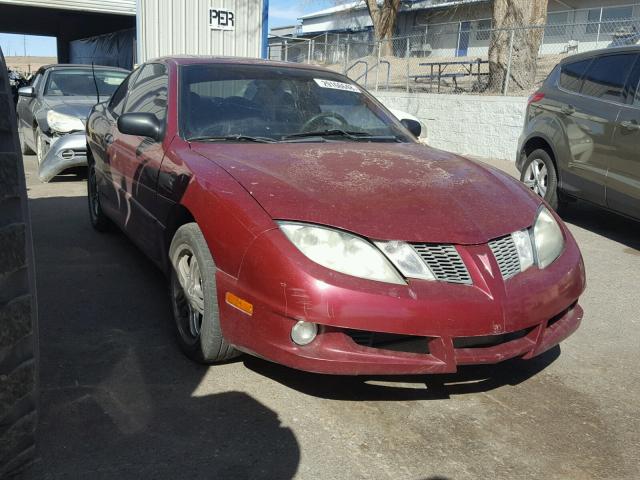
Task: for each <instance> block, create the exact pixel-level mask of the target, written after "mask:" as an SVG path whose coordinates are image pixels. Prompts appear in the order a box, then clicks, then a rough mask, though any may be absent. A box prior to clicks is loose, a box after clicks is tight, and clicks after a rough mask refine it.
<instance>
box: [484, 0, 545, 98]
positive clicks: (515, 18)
mask: <svg viewBox="0 0 640 480" xmlns="http://www.w3.org/2000/svg"><path fill="white" fill-rule="evenodd" d="M547 3H548V2H547V0H494V1H493V28H494V29H495V30H494V31H493V32H492V35H491V45H490V46H489V87H488V89H489V90H490V91H493V92H496V93H501V92H502V91H503V90H504V86H505V82H506V80H507V71H508V72H509V91H512V92H522V91H528V90H530V89H531V88H532V87H533V85H534V82H535V78H536V68H537V59H538V51H539V50H540V45H541V44H542V38H543V36H544V27H543V26H544V25H545V23H546V20H547ZM526 26H538V28H527V29H522V28H521V27H526ZM512 39H513V45H512V44H511V42H512ZM510 56H511V62H510V63H509V57H510Z"/></svg>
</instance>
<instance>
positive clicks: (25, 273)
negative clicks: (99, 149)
mask: <svg viewBox="0 0 640 480" xmlns="http://www.w3.org/2000/svg"><path fill="white" fill-rule="evenodd" d="M37 342H38V337H37V306H36V294H35V276H34V268H33V246H32V241H31V227H30V218H29V212H28V205H27V192H26V186H25V178H24V166H23V163H22V155H21V153H20V146H19V142H18V132H17V124H16V114H15V109H14V105H13V98H12V96H11V90H10V85H9V79H8V77H7V68H6V64H5V59H4V55H3V54H2V51H1V50H0V478H10V477H18V476H23V475H26V473H27V471H28V469H29V466H30V464H31V463H32V462H33V460H34V458H35V431H36V425H37V402H36V397H37V388H36V386H37V379H38V356H37V351H38V346H37Z"/></svg>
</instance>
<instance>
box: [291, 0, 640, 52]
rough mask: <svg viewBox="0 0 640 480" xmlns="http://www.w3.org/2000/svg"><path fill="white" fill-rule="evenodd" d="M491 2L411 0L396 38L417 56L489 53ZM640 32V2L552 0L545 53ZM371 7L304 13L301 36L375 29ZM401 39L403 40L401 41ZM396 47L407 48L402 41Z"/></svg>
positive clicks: (587, 46)
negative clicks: (406, 44) (407, 42)
mask: <svg viewBox="0 0 640 480" xmlns="http://www.w3.org/2000/svg"><path fill="white" fill-rule="evenodd" d="M491 13H492V2H491V0H450V1H448V0H415V1H412V2H405V3H404V4H403V6H402V9H401V11H400V14H399V16H398V22H397V27H396V36H398V37H411V40H410V45H411V47H410V48H411V54H412V55H415V56H427V55H433V56H447V57H452V56H457V57H485V56H486V55H487V52H488V48H489V40H490V29H491V16H492V15H491ZM634 28H635V29H636V30H638V31H640V4H634V3H630V2H626V3H625V2H624V0H549V5H548V16H547V27H546V29H545V35H544V40H543V45H542V47H541V52H540V53H541V54H543V55H544V54H551V53H553V54H556V53H561V52H563V51H565V52H566V51H567V50H574V51H586V50H591V49H594V48H603V47H606V46H608V45H609V44H611V43H612V41H613V40H614V39H615V37H616V35H620V34H622V33H625V30H626V31H633V30H634ZM371 29H372V24H371V19H370V17H369V14H368V11H367V8H366V5H365V3H364V2H363V1H355V2H351V3H346V4H342V5H338V6H335V7H332V8H328V9H324V10H321V11H318V12H314V13H310V14H307V15H304V16H302V17H300V25H299V28H298V35H300V36H303V37H307V38H309V37H317V36H321V35H324V34H325V33H327V32H328V34H341V35H349V34H353V33H356V32H360V34H362V33H363V32H369V38H370V39H371V38H372V34H371ZM399 43H401V42H399ZM396 49H398V50H401V51H402V54H404V52H406V47H405V48H404V49H402V48H401V46H400V45H397V46H396Z"/></svg>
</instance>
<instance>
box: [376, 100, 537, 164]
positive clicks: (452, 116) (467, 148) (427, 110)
mask: <svg viewBox="0 0 640 480" xmlns="http://www.w3.org/2000/svg"><path fill="white" fill-rule="evenodd" d="M375 95H376V97H377V98H378V99H379V100H380V101H381V102H382V103H383V104H384V105H385V106H387V107H389V108H394V109H398V110H403V111H405V112H407V113H410V114H412V115H415V116H416V117H418V118H419V119H420V120H421V121H422V123H423V124H425V125H426V126H427V143H428V144H429V145H432V146H434V147H436V148H441V149H443V150H448V151H450V152H454V153H459V154H462V155H471V156H476V157H485V158H496V159H503V160H511V161H515V158H516V150H517V147H518V137H519V136H520V133H521V132H522V127H523V125H524V115H525V111H526V108H527V98H526V97H498V96H495V97H494V96H471V95H437V94H429V93H401V92H378V93H376V94H375Z"/></svg>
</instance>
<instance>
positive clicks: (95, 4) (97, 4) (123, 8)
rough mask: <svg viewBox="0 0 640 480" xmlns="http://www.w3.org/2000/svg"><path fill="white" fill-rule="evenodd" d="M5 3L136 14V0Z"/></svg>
mask: <svg viewBox="0 0 640 480" xmlns="http://www.w3.org/2000/svg"><path fill="white" fill-rule="evenodd" d="M0 3H3V4H8V5H19V6H25V7H42V8H60V9H64V10H78V11H81V12H99V13H120V14H124V15H135V14H136V0H2V2H0Z"/></svg>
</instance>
